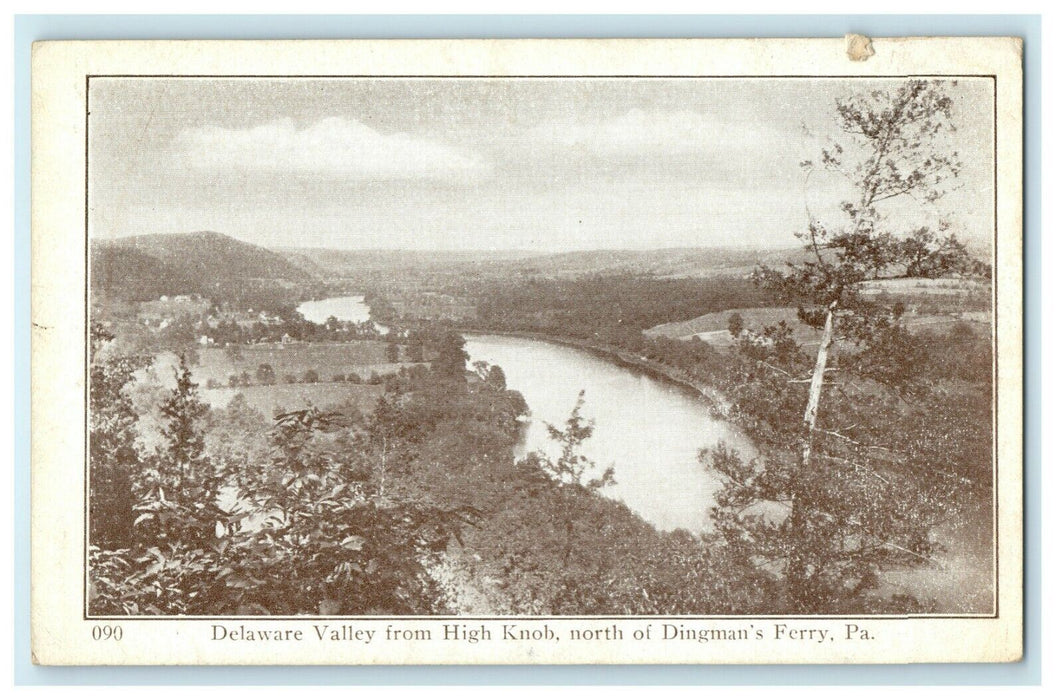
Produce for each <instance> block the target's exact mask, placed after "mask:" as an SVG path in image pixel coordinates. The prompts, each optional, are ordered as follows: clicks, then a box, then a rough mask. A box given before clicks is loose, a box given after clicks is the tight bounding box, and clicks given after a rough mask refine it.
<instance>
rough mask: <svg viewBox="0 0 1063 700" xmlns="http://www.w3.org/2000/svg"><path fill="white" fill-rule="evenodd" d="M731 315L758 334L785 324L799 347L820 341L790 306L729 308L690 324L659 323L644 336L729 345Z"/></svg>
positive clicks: (687, 322) (697, 319)
mask: <svg viewBox="0 0 1063 700" xmlns="http://www.w3.org/2000/svg"><path fill="white" fill-rule="evenodd" d="M734 313H738V314H740V315H741V316H742V321H743V322H744V324H745V327H746V328H749V329H751V330H753V331H758V332H759V331H760V329H761V328H763V327H764V326H774V325H775V324H777V323H778V322H779V321H786V323H787V324H788V325H789V326H790V327H791V328H793V329H794V340H796V341H797V342H798V343H800V344H801V345H808V344H813V345H814V344H815V343H817V342H819V334H818V333H817V331H816V329H814V328H810V327H808V326H806V325H805V324H804V323H802V322H801V321H800V320H799V319H798V318H797V312H796V311H795V310H794V309H793V307H789V306H786V307H783V306H769V307H763V308H754V309H728V310H727V311H718V312H716V313H712V314H705V315H704V316H698V317H697V318H692V319H690V320H689V321H676V322H675V323H662V324H661V325H659V326H654V327H653V328H651V329H649V330H648V331H646V333H647V335H653V336H665V337H668V338H678V339H681V340H689V339H690V338H692V337H694V336H695V335H696V336H698V337H699V338H701V339H702V340H704V341H705V342H706V343H709V344H710V345H730V344H731V342H732V340H731V334H730V332H729V331H728V330H727V320H728V319H729V318H730V317H731V314H734Z"/></svg>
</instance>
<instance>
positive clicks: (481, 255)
mask: <svg viewBox="0 0 1063 700" xmlns="http://www.w3.org/2000/svg"><path fill="white" fill-rule="evenodd" d="M281 252H282V253H283V254H284V255H285V257H286V258H287V259H288V260H289V261H291V262H293V263H294V264H296V265H299V266H301V267H304V269H308V270H313V271H315V272H317V273H318V274H321V275H336V276H357V275H361V274H365V273H379V272H387V271H395V272H399V271H407V270H415V269H440V268H449V269H451V270H460V269H470V270H471V269H478V268H479V269H482V268H491V269H494V270H498V271H509V272H514V273H525V274H541V275H547V276H549V275H563V276H573V275H584V274H621V273H633V274H649V275H654V276H662V277H688V276H689V277H713V276H719V275H736V274H745V273H747V272H749V271H750V270H752V269H753V267H754V266H755V265H757V264H759V263H763V264H767V265H781V264H784V263H785V262H793V261H798V260H801V259H803V258H804V256H805V253H804V251H803V250H802V249H800V248H786V249H771V250H757V249H750V248H708V247H705V248H661V249H655V250H630V249H628V250H620V249H618V250H609V249H606V250H582V251H570V252H563V253H540V252H536V251H529V250H489V251H473V250H456V251H454V250H443V251H425V250H332V249H324V248H297V249H284V250H283V251H281Z"/></svg>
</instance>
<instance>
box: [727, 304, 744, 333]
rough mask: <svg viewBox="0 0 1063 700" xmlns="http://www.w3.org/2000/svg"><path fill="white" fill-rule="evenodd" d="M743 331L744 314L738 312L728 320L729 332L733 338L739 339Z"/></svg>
mask: <svg viewBox="0 0 1063 700" xmlns="http://www.w3.org/2000/svg"><path fill="white" fill-rule="evenodd" d="M743 329H745V321H743V320H742V314H740V313H738V312H737V311H736V312H734V313H733V314H731V315H730V317H728V319H727V330H728V331H729V332H730V333H731V337H732V338H737V337H738V336H740V335H742V330H743Z"/></svg>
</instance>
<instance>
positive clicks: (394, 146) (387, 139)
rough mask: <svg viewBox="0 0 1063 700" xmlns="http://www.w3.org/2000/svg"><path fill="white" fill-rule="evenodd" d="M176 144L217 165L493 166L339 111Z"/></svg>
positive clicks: (363, 172) (411, 172) (188, 136)
mask: <svg viewBox="0 0 1063 700" xmlns="http://www.w3.org/2000/svg"><path fill="white" fill-rule="evenodd" d="M175 146H176V148H177V153H178V156H179V157H180V159H181V160H182V164H183V165H185V166H188V167H192V168H196V169H202V170H211V171H235V172H267V173H277V174H284V173H288V174H300V175H326V176H327V175H331V176H340V177H351V178H358V179H387V180H401V179H417V178H426V179H445V178H452V177H457V176H473V177H476V176H480V175H483V174H485V173H486V172H488V171H489V170H490V166H489V164H488V163H487V162H486V161H485V160H484V159H482V158H481V157H480V156H479V155H478V154H474V153H473V154H469V153H464V152H462V151H460V150H458V149H456V148H453V147H451V146H448V145H446V144H444V143H440V142H438V141H433V140H430V139H426V138H420V137H416V136H411V135H409V134H382V133H380V132H379V131H376V130H375V129H373V128H371V127H369V126H366V125H365V124H362V123H361V122H359V121H357V120H354V119H342V118H339V117H330V118H327V119H322V120H321V121H319V122H316V123H314V124H311V125H310V126H308V127H306V128H305V129H297V128H296V126H295V123H294V122H293V121H292V120H291V119H280V120H278V121H274V122H270V123H268V124H263V125H261V126H256V127H252V128H248V129H225V128H222V127H217V126H204V127H198V128H194V129H185V130H184V131H182V132H180V133H179V134H178V135H177V138H176V142H175Z"/></svg>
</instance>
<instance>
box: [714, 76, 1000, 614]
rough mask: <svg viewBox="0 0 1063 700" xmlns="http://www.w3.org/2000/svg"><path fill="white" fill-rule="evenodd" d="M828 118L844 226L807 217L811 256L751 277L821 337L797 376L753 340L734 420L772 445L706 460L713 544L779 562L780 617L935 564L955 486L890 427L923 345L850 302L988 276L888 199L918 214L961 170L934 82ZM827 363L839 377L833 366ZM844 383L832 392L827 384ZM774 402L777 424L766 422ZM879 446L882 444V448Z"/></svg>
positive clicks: (829, 606) (850, 103)
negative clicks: (902, 286)
mask: <svg viewBox="0 0 1063 700" xmlns="http://www.w3.org/2000/svg"><path fill="white" fill-rule="evenodd" d="M836 112H837V113H836V121H837V127H838V130H839V132H840V133H841V134H842V135H843V136H842V137H841V138H840V139H838V140H832V141H831V142H830V143H829V144H828V146H827V147H826V148H824V149H823V151H822V153H821V156H820V159H819V164H818V167H819V168H822V169H823V170H824V171H826V172H829V173H834V174H837V175H841V176H842V177H843V178H844V179H845V181H846V182H847V183H848V184H849V185H850V188H851V190H852V192H853V196H852V197H851V198H847V199H845V200H844V201H842V202H841V211H842V213H843V216H842V217H841V223H840V224H838V225H827V224H824V223H822V222H821V220H819V219H817V218H815V217H813V215H812V214H811V212H809V223H808V228H807V230H806V231H803V232H801V233H799V234H797V235H798V237H799V238H800V239H801V240H803V241H804V243H805V247H806V250H807V251H808V253H809V260H808V261H806V262H803V263H801V264H793V263H791V264H789V265H788V266H787V268H786V269H785V270H778V269H772V268H767V267H761V268H759V269H758V270H757V272H756V275H755V279H756V280H757V282H758V283H760V284H761V285H763V286H764V287H766V288H768V289H769V290H771V291H773V292H775V293H777V294H779V295H781V296H782V298H783V299H785V300H787V301H788V302H789V303H792V304H794V305H795V306H796V307H797V310H798V315H799V317H800V318H801V319H802V321H804V322H805V323H806V324H808V325H810V326H812V327H814V328H817V329H819V330H820V341H819V345H818V349H817V352H816V356H815V361H814V363H813V365H812V367H811V368H808V367H807V365H806V364H805V359H804V357H803V356H802V355H801V354H800V353H798V352H796V345H795V344H793V343H792V338H791V340H790V341H789V342H787V341H786V338H788V337H790V336H791V335H792V334H791V333H790V332H789V330H788V329H786V328H778V329H775V330H771V329H765V335H766V336H768V335H769V331H771V333H772V334H773V335H774V337H769V340H771V341H772V342H767V343H763V344H761V345H759V346H757V347H754V345H753V344H751V343H746V344H743V345H742V346H741V347H740V350H739V351H740V352H741V353H743V355H744V356H745V358H746V359H747V363H748V366H747V367H746V369H745V370H743V375H744V376H745V377H746V378H747V380H746V381H745V382H744V384H743V386H742V387H741V388H740V393H739V396H740V400H739V401H738V402H737V405H736V409H737V412H738V413H743V412H744V413H745V414H746V415H745V418H746V419H747V420H752V421H753V422H755V423H756V424H757V427H758V429H759V430H761V431H762V432H763V431H764V430H769V429H770V433H767V434H770V435H771V436H772V439H773V441H774V444H773V445H771V446H770V449H767V450H765V451H764V452H763V453H762V456H761V459H760V460H759V461H750V462H744V461H743V460H742V459H740V458H739V457H738V455H737V454H736V453H735V452H734V451H731V450H729V449H727V448H726V447H725V446H722V445H721V446H718V447H717V448H716V450H714V451H712V452H711V453H708V454H707V455H706V460H707V461H708V462H709V463H710V464H711V466H712V467H713V468H714V469H715V470H716V471H717V472H718V473H720V474H722V475H724V477H725V479H726V486H725V489H724V490H723V492H721V494H720V496H719V498H718V507H717V508H716V516H717V519H718V521H719V523H720V528H719V529H720V532H721V533H722V536H724V537H725V538H726V539H728V540H729V542H730V544H731V545H732V547H734V548H736V549H740V550H743V551H745V552H746V553H747V554H748V556H749V558H750V561H751V562H752V563H754V564H755V565H761V566H781V572H782V575H783V578H784V581H785V588H786V598H787V603H786V607H785V609H786V610H787V611H788V612H826V611H830V610H836V609H841V610H849V611H851V607H847V606H852V605H854V604H855V601H857V600H858V599H861V598H862V597H866V596H867V595H868V594H869V593H870V592H872V591H873V590H874V589H875V587H876V586H877V575H878V573H879V572H880V571H881V570H882V568H883V567H884V566H886V565H887V564H888V563H890V562H896V561H899V560H903V561H904V562H905V563H914V562H922V563H925V562H927V561H932V553H933V551H934V547H933V545H932V543H931V541H930V535H929V529H930V526H931V525H932V524H933V522H934V513H935V511H938V510H940V508H941V507H942V506H943V504H944V503H945V502H947V500H948V493H949V488H951V487H949V486H948V485H946V484H945V483H944V482H942V481H940V480H938V481H936V480H935V475H933V474H932V473H931V472H932V470H930V469H924V468H923V467H926V466H927V465H925V463H924V462H923V461H922V460H921V458H920V457H919V456H918V455H914V454H912V453H910V452H907V451H906V450H908V449H909V448H908V446H907V445H905V444H904V441H903V438H902V437H901V436H899V435H898V434H897V432H896V426H895V425H894V426H891V425H889V419H888V417H887V416H888V415H889V411H890V410H894V409H895V408H896V399H895V396H896V393H897V392H898V391H900V392H902V393H903V392H905V391H908V390H910V388H911V385H912V383H913V382H914V381H916V380H917V376H918V373H919V368H920V366H921V364H920V357H921V356H920V353H919V350H920V348H921V344H920V343H919V342H918V341H917V339H915V338H914V337H913V336H912V335H911V334H910V333H909V332H908V331H907V330H906V329H905V328H904V327H903V326H902V325H900V315H899V314H898V313H896V312H895V310H894V309H891V308H890V307H889V306H887V305H880V304H876V303H875V302H874V300H873V299H871V298H869V297H868V296H867V295H864V294H863V293H862V291H863V287H864V285H865V284H866V283H867V282H869V281H871V280H884V279H901V278H913V277H940V276H942V275H945V274H950V273H974V274H984V273H985V267H984V266H983V265H980V264H979V263H977V262H975V261H973V260H971V258H970V257H969V256H968V255H967V253H966V250H965V249H964V246H963V245H962V244H961V243H960V242H959V241H958V240H957V239H956V237H955V235H954V234H953V233H951V232H950V230H949V229H950V226H949V224H948V222H945V221H939V222H936V223H933V224H930V223H926V222H923V223H920V224H918V225H914V226H912V225H911V224H909V226H908V228H907V229H905V228H903V227H902V226H901V225H899V224H897V223H895V222H894V220H893V217H891V216H890V215H889V214H890V212H889V211H888V206H887V204H886V203H887V202H888V201H896V200H898V199H900V198H902V197H903V198H906V199H907V200H908V205H909V206H908V209H907V214H909V215H912V214H917V213H919V214H922V215H923V216H924V218H926V217H928V216H929V212H928V210H927V207H925V205H926V204H927V203H930V202H934V201H936V200H938V199H939V198H940V197H941V196H942V195H943V194H944V193H945V192H946V188H947V187H948V186H949V184H950V181H951V180H952V179H953V178H954V177H955V176H956V175H957V174H958V173H959V172H960V163H959V161H958V159H957V154H956V153H955V152H948V151H947V150H945V149H944V144H943V138H942V137H943V136H944V135H945V134H946V133H948V132H949V131H950V130H952V129H953V127H952V123H951V113H952V100H951V99H950V98H949V97H948V95H947V93H946V88H945V86H944V85H943V84H941V83H939V82H928V81H924V80H912V81H908V82H906V83H904V84H903V85H902V86H900V87H899V88H897V89H895V90H875V91H872V92H871V93H870V94H869V95H857V96H853V97H850V98H847V99H842V100H839V101H838V103H837V109H836ZM802 166H803V167H804V168H805V169H806V170H807V171H808V172H809V173H811V172H812V171H813V170H814V169H815V168H816V167H817V166H816V165H814V164H813V163H812V161H806V162H804V163H803V164H802ZM839 339H841V340H843V341H844V342H845V350H844V353H840V354H839V353H838V352H836V351H835V346H836V345H837V343H838V341H839ZM835 357H837V358H838V359H839V360H841V362H840V365H841V366H839V367H830V366H829V365H831V364H832V358H835ZM828 372H831V373H832V374H831V376H832V377H833V378H834V381H833V382H828V381H827V373H828ZM843 372H845V374H844V375H843ZM869 380H870V381H873V382H877V384H874V385H872V384H868V381H869ZM842 382H847V384H846V386H847V388H846V390H845V392H846V393H845V394H844V395H841V391H842V390H841V389H836V388H835V387H836V386H837V385H839V384H841V383H842ZM806 384H807V389H805V388H803V387H805V385H806ZM802 392H803V393H802ZM835 394H838V395H839V400H837V401H832V400H831V399H833V398H834V395H835ZM802 404H803V411H801V410H800V409H798V406H799V405H802ZM770 406H774V407H776V408H775V409H774V410H775V412H776V413H778V414H779V415H776V416H769V414H770V412H771V410H772V409H770V408H768V407H770ZM766 424H770V425H766ZM861 431H863V433H861ZM888 435H892V438H891V440H892V442H891V444H889V445H887V446H884V445H882V444H879V443H880V442H882V441H886V436H888ZM771 501H774V502H776V503H778V504H780V505H782V506H783V513H784V514H783V515H782V516H780V515H779V514H778V511H776V515H775V516H774V517H766V516H765V511H764V509H763V507H762V505H761V504H764V503H766V502H771Z"/></svg>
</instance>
